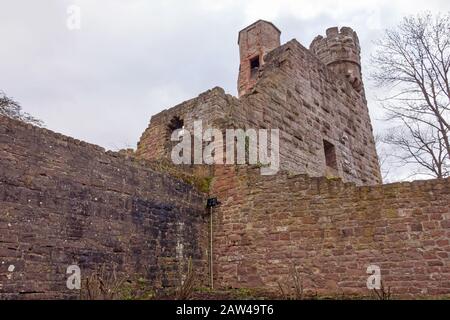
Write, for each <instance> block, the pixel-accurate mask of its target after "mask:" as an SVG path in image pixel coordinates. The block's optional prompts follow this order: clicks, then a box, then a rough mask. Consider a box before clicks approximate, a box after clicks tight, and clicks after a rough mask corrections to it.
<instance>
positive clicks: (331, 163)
mask: <svg viewBox="0 0 450 320" xmlns="http://www.w3.org/2000/svg"><path fill="white" fill-rule="evenodd" d="M323 149H324V152H325V161H326V164H327V167H330V168H333V169H334V170H337V159H336V148H335V147H334V145H333V144H332V143H330V142H328V141H326V140H323Z"/></svg>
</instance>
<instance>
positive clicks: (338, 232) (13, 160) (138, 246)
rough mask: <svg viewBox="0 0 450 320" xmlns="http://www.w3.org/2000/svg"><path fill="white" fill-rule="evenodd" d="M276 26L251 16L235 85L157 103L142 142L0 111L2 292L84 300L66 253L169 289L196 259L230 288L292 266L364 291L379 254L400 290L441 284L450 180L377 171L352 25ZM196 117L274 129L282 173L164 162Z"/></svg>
mask: <svg viewBox="0 0 450 320" xmlns="http://www.w3.org/2000/svg"><path fill="white" fill-rule="evenodd" d="M280 33H281V32H280V30H278V28H277V27H275V26H274V25H273V24H272V23H270V22H267V21H263V20H259V21H257V22H255V23H253V24H252V25H250V26H248V27H247V28H245V29H243V30H242V31H241V32H240V33H239V37H238V44H239V52H240V66H239V76H238V97H234V96H231V95H228V94H225V92H224V90H223V89H221V88H218V87H216V88H213V89H211V90H208V91H206V92H204V93H202V94H200V95H199V96H198V97H196V98H193V99H191V100H189V101H186V102H183V103H181V104H180V105H177V106H175V107H173V108H171V109H168V110H164V111H162V112H160V113H158V114H156V115H154V116H153V117H152V118H151V121H150V125H149V127H148V128H147V129H146V130H145V132H144V133H143V135H142V137H141V139H140V141H139V144H138V148H137V150H136V152H133V153H130V152H128V153H123V152H119V153H114V152H105V150H104V149H102V148H100V147H98V146H94V145H91V144H88V143H85V142H82V141H79V140H76V139H73V138H70V137H66V136H63V135H60V134H58V133H54V132H51V131H49V130H46V129H42V128H37V127H34V126H31V125H28V124H24V123H21V122H18V121H15V120H12V119H9V118H6V117H0V124H1V125H0V159H1V164H0V230H1V232H0V297H1V298H3V299H24V298H25V299H42V298H76V297H78V296H79V293H78V292H77V291H74V290H70V289H68V288H67V287H66V280H67V274H66V270H67V267H68V266H70V265H78V266H79V267H80V269H81V270H82V275H88V274H90V273H92V272H95V271H96V270H98V268H99V267H100V266H103V265H108V266H112V265H114V268H115V271H116V272H117V274H118V275H119V276H123V277H131V276H138V275H139V276H142V277H144V278H145V279H146V280H147V281H148V282H149V283H150V284H151V285H152V286H154V287H157V288H167V287H174V286H177V285H179V284H180V283H181V281H182V279H183V277H184V276H185V273H186V270H187V264H188V263H187V261H189V260H190V259H192V262H193V265H194V269H195V271H196V275H197V281H198V284H199V285H203V286H208V285H210V284H211V283H210V279H211V278H212V279H213V281H214V284H215V287H216V288H221V289H228V288H247V289H248V288H250V289H261V290H265V291H267V292H275V293H276V292H278V289H279V284H280V283H289V282H290V281H292V278H291V276H292V268H295V269H296V270H297V271H296V272H298V274H299V275H300V276H301V278H302V281H303V285H304V288H305V290H306V291H308V292H315V293H317V294H320V295H339V296H341V295H343V294H355V295H361V296H366V295H368V294H370V292H369V291H368V289H367V287H366V281H367V277H368V276H369V274H367V268H368V266H370V265H377V266H379V267H380V270H381V275H382V280H383V282H384V283H385V285H387V286H389V287H391V288H392V292H393V293H394V294H395V295H398V296H399V297H402V296H407V297H422V296H424V297H430V296H433V297H436V296H448V295H449V294H450V256H449V255H450V242H449V238H450V179H440V180H427V181H414V182H406V183H395V184H389V185H383V184H382V181H381V175H380V168H379V164H378V159H377V154H376V150H375V142H374V137H373V133H372V126H371V123H370V117H369V111H368V106H367V101H366V98H365V89H364V85H363V81H362V75H361V72H362V71H361V62H360V46H359V41H358V37H357V35H356V33H355V32H354V31H353V30H352V29H350V28H347V27H343V28H341V29H338V28H330V29H328V30H327V31H326V35H325V37H323V36H318V37H316V38H315V39H314V40H313V42H312V43H311V46H310V48H309V49H307V48H305V47H303V46H302V45H301V44H300V43H299V42H297V41H296V40H291V41H289V42H287V43H285V44H283V45H281V44H280ZM197 120H201V121H202V123H203V126H204V128H208V127H211V128H219V129H221V130H225V129H228V128H242V129H248V128H264V129H279V130H280V141H279V150H280V172H279V173H278V174H276V175H270V176H261V175H260V173H259V170H258V167H257V166H250V165H210V166H207V165H195V164H194V165H185V166H180V169H181V171H183V173H184V174H186V175H187V176H188V177H190V178H191V179H192V180H189V179H184V178H183V179H181V178H180V177H181V176H178V175H176V174H173V172H172V171H168V168H166V167H164V166H162V165H161V164H162V163H166V162H170V152H171V149H172V147H173V141H171V139H170V137H171V132H172V131H173V130H175V129H179V128H186V129H189V130H190V129H192V126H193V125H194V122H195V121H197ZM196 179H197V181H198V180H200V181H203V182H207V183H206V186H207V188H206V189H205V188H199V187H198V186H197V185H195V183H191V182H192V181H194V180H196ZM204 186H205V183H203V187H204ZM210 196H215V197H217V198H218V199H219V201H220V202H221V205H220V206H219V207H216V208H214V210H213V211H212V214H211V212H210V211H208V210H206V209H205V205H206V200H207V198H208V197H210ZM211 222H212V225H210V223H211ZM210 230H212V233H211V231H210Z"/></svg>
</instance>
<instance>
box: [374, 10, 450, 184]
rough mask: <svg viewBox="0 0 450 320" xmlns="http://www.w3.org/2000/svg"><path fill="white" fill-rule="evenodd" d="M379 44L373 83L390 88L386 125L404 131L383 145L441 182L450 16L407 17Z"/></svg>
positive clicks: (447, 124)
mask: <svg viewBox="0 0 450 320" xmlns="http://www.w3.org/2000/svg"><path fill="white" fill-rule="evenodd" d="M377 45H378V49H377V51H376V53H375V54H374V55H373V57H372V62H373V64H374V67H375V68H376V69H375V70H376V71H374V72H373V73H372V78H373V79H374V80H375V81H376V83H377V84H378V85H379V86H381V87H385V88H388V89H390V91H391V94H390V95H389V96H388V97H387V98H386V99H384V100H383V107H384V108H385V109H386V110H387V120H390V121H392V122H394V123H395V124H396V125H400V126H401V129H396V130H391V131H390V133H389V134H388V135H387V136H386V137H385V138H384V139H383V141H384V142H385V143H388V144H390V145H391V146H394V147H397V148H398V150H399V153H398V154H397V155H396V156H397V157H399V158H400V159H401V160H402V161H403V162H405V163H415V164H418V165H419V166H420V168H421V169H422V171H423V170H424V172H426V173H428V174H431V175H432V176H434V177H437V178H442V177H446V176H448V166H449V162H450V142H449V140H450V139H449V132H450V82H449V69H450V14H445V15H438V16H436V17H433V16H432V15H431V14H429V13H427V14H422V15H419V16H416V17H413V16H411V17H406V18H404V19H403V21H402V22H401V23H400V25H399V26H398V27H397V28H395V29H393V30H386V34H385V36H384V38H383V39H381V40H380V41H378V42H377ZM422 173H423V172H422Z"/></svg>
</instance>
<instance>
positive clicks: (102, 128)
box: [0, 0, 450, 149]
mask: <svg viewBox="0 0 450 320" xmlns="http://www.w3.org/2000/svg"><path fill="white" fill-rule="evenodd" d="M73 4H75V5H78V6H79V7H80V8H81V29H80V30H72V31H71V30H69V29H68V28H67V26H66V23H67V18H68V14H67V8H68V7H69V6H70V5H73ZM425 10H429V11H431V12H438V11H449V10H450V1H448V0H427V1H411V0H410V1H407V0H373V1H372V0H368V1H364V0H355V1H349V0H346V1H339V0H330V1H324V0H314V1H313V0H307V1H303V0H291V1H289V0H287V1H280V0H271V1H268V0H251V1H243V0H189V1H182V0H176V1H175V0H164V1H150V0H126V1H125V0H95V1H93V0H71V1H66V0H39V1H33V0H0V39H1V47H0V90H3V91H4V92H5V93H6V94H7V95H9V96H12V97H14V98H15V99H16V100H18V101H19V102H20V103H21V104H22V106H23V107H24V109H25V110H26V111H28V112H29V113H31V114H33V115H35V116H36V117H38V118H41V119H42V120H44V122H45V123H46V126H47V128H49V129H51V130H54V131H58V132H61V133H63V134H66V135H70V136H73V137H76V138H79V139H82V140H85V141H88V142H92V143H95V144H99V145H101V146H103V147H105V148H107V149H118V148H124V147H133V148H134V147H135V146H136V142H137V141H138V140H139V137H140V135H141V133H142V132H143V130H144V129H145V128H146V127H147V125H148V121H149V119H150V117H151V115H152V114H154V113H157V112H159V111H161V110H163V109H166V108H170V107H172V106H174V105H176V104H178V103H180V102H182V101H184V100H187V99H190V98H192V97H195V96H197V95H198V94H199V93H201V92H203V91H206V90H208V89H210V88H212V87H214V86H220V87H222V88H224V89H225V91H226V92H228V93H230V94H233V95H236V80H237V72H238V62H239V56H238V47H237V34H238V31H239V30H240V29H242V28H243V27H245V26H247V25H248V24H250V23H252V22H254V21H255V20H257V19H266V20H270V21H272V22H273V23H274V24H275V25H276V26H277V27H278V28H279V29H280V30H281V31H282V35H281V39H282V43H284V42H286V41H289V40H290V39H292V38H296V39H297V40H299V41H300V42H301V43H302V44H303V45H305V46H306V47H309V44H310V42H311V41H312V39H313V38H314V37H315V36H316V35H318V34H324V32H325V30H326V29H327V28H328V27H331V26H350V27H352V28H353V29H354V30H356V31H357V33H358V35H359V38H360V42H361V46H362V50H363V52H362V55H363V72H365V71H366V72H365V75H367V70H368V68H369V67H370V66H369V63H370V62H369V57H370V53H371V51H372V50H373V45H372V41H373V40H375V39H376V38H378V37H380V36H381V34H382V31H383V29H385V28H389V27H392V26H394V25H395V24H397V23H398V22H399V21H400V20H401V18H402V17H403V16H405V15H409V14H415V13H419V12H423V11H425ZM366 91H367V94H368V97H369V103H370V104H369V108H370V110H371V115H372V121H373V122H374V126H375V130H376V131H381V130H382V128H383V126H384V125H383V123H382V122H381V121H379V120H377V119H378V118H380V117H381V112H380V111H379V108H377V105H376V101H375V99H374V97H375V96H376V91H375V89H374V88H373V86H372V85H371V84H370V83H369V82H368V81H366Z"/></svg>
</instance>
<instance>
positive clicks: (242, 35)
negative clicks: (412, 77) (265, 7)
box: [238, 20, 281, 97]
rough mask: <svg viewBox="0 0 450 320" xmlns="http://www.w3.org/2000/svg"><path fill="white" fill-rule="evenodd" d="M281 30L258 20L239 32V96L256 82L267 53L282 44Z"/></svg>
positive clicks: (269, 23)
mask: <svg viewBox="0 0 450 320" xmlns="http://www.w3.org/2000/svg"><path fill="white" fill-rule="evenodd" d="M280 34H281V31H280V30H279V29H278V28H277V27H275V26H274V25H273V24H272V23H271V22H268V21H264V20H258V21H256V22H255V23H253V24H251V25H249V26H248V27H246V28H245V29H243V30H241V31H240V32H239V39H238V45H239V53H240V60H241V61H240V65H239V78H238V95H239V97H240V96H242V95H244V94H246V93H248V92H249V91H250V90H251V89H252V88H253V87H254V85H255V84H256V80H257V78H258V74H259V70H260V68H261V66H262V65H263V64H264V56H265V55H266V53H268V52H270V51H272V50H273V49H275V48H277V47H279V46H280Z"/></svg>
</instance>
